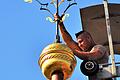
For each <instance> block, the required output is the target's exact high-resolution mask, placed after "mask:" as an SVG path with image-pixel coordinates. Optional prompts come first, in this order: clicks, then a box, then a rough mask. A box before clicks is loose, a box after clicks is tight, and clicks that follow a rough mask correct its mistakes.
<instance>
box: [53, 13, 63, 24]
mask: <svg viewBox="0 0 120 80" xmlns="http://www.w3.org/2000/svg"><path fill="white" fill-rule="evenodd" d="M63 16H64V14H63V15H62V16H59V15H57V13H55V14H54V20H55V21H58V22H59V25H60V24H61V23H62V22H63V21H62V17H63Z"/></svg>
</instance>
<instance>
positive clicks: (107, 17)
mask: <svg viewBox="0 0 120 80" xmlns="http://www.w3.org/2000/svg"><path fill="white" fill-rule="evenodd" d="M103 4H104V11H105V19H106V27H107V35H108V41H109V49H110V54H111V63H112V67H111V70H112V75H113V76H116V65H115V57H114V50H113V43H112V35H111V29H110V18H109V11H108V1H107V0H103ZM114 79H115V78H114Z"/></svg>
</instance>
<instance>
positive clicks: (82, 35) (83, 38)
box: [75, 31, 95, 51]
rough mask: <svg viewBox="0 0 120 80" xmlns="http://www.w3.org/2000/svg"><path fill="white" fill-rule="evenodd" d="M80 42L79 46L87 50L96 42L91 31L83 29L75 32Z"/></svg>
mask: <svg viewBox="0 0 120 80" xmlns="http://www.w3.org/2000/svg"><path fill="white" fill-rule="evenodd" d="M75 35H76V38H77V42H78V46H79V47H80V48H81V49H82V50H83V51H87V50H89V49H90V48H91V47H93V45H94V44H95V43H94V41H93V39H92V37H91V35H90V33H88V32H86V31H81V32H78V33H76V34H75Z"/></svg>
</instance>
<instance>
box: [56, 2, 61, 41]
mask: <svg viewBox="0 0 120 80" xmlns="http://www.w3.org/2000/svg"><path fill="white" fill-rule="evenodd" d="M58 4H59V1H58V0H57V5H56V8H57V11H56V15H59V7H58ZM58 23H59V20H57V23H56V40H55V42H56V43H60V36H59V26H58Z"/></svg>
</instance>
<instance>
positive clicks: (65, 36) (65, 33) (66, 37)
mask: <svg viewBox="0 0 120 80" xmlns="http://www.w3.org/2000/svg"><path fill="white" fill-rule="evenodd" d="M59 27H60V32H61V35H62V38H63V40H64V41H65V42H66V43H69V42H70V41H72V40H73V39H72V37H71V35H70V34H69V33H68V31H67V30H66V28H65V27H64V24H63V22H61V23H59Z"/></svg>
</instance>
